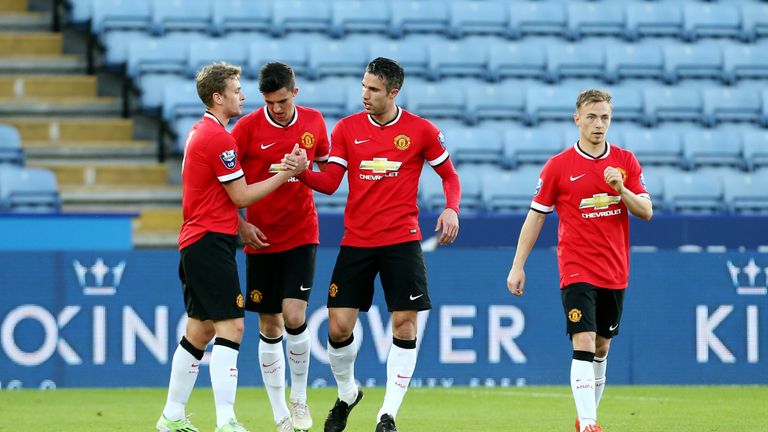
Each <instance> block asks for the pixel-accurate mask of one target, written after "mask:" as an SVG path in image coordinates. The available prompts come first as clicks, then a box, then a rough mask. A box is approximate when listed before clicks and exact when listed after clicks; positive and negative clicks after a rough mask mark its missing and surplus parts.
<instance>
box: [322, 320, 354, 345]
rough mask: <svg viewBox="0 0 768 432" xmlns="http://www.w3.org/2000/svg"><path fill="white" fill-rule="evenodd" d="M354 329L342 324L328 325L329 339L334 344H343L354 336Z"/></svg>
mask: <svg viewBox="0 0 768 432" xmlns="http://www.w3.org/2000/svg"><path fill="white" fill-rule="evenodd" d="M353 330H354V327H349V326H344V325H342V324H341V323H328V337H329V338H330V339H331V340H332V341H334V342H343V341H345V340H347V339H349V337H350V336H352V331H353Z"/></svg>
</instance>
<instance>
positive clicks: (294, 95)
mask: <svg viewBox="0 0 768 432" xmlns="http://www.w3.org/2000/svg"><path fill="white" fill-rule="evenodd" d="M291 93H293V97H296V95H297V94H299V88H298V87H294V88H293V91H292V92H291Z"/></svg>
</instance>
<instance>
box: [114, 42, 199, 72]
mask: <svg viewBox="0 0 768 432" xmlns="http://www.w3.org/2000/svg"><path fill="white" fill-rule="evenodd" d="M188 52H189V42H187V41H186V40H185V38H183V37H179V35H175V36H167V37H164V38H144V39H137V40H135V41H133V42H131V44H130V45H129V46H128V68H127V73H128V76H129V77H131V78H133V79H137V78H139V77H141V76H142V75H144V74H148V73H164V74H178V75H183V74H184V72H185V71H186V68H187V56H188Z"/></svg>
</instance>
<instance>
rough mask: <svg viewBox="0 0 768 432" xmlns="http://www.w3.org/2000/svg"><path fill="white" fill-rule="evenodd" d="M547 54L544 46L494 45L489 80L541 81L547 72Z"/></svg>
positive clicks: (490, 52) (490, 56)
mask: <svg viewBox="0 0 768 432" xmlns="http://www.w3.org/2000/svg"><path fill="white" fill-rule="evenodd" d="M545 53H546V50H545V48H544V47H543V46H541V45H538V44H534V43H528V42H521V43H503V44H493V45H491V47H490V50H489V54H488V78H489V79H490V80H492V81H499V80H501V79H504V78H535V79H541V78H542V77H543V76H544V75H545V74H546V71H547V58H546V55H545Z"/></svg>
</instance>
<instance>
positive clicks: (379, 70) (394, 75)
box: [365, 57, 405, 92]
mask: <svg viewBox="0 0 768 432" xmlns="http://www.w3.org/2000/svg"><path fill="white" fill-rule="evenodd" d="M365 72H366V73H369V74H371V75H375V76H377V77H379V78H381V79H382V80H383V81H384V82H385V83H386V84H387V92H390V91H392V89H400V88H402V87H403V81H405V71H404V70H403V67H402V66H400V64H399V63H397V62H396V61H394V60H391V59H388V58H385V57H376V58H375V59H373V61H371V62H370V63H368V67H366V68H365Z"/></svg>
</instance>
